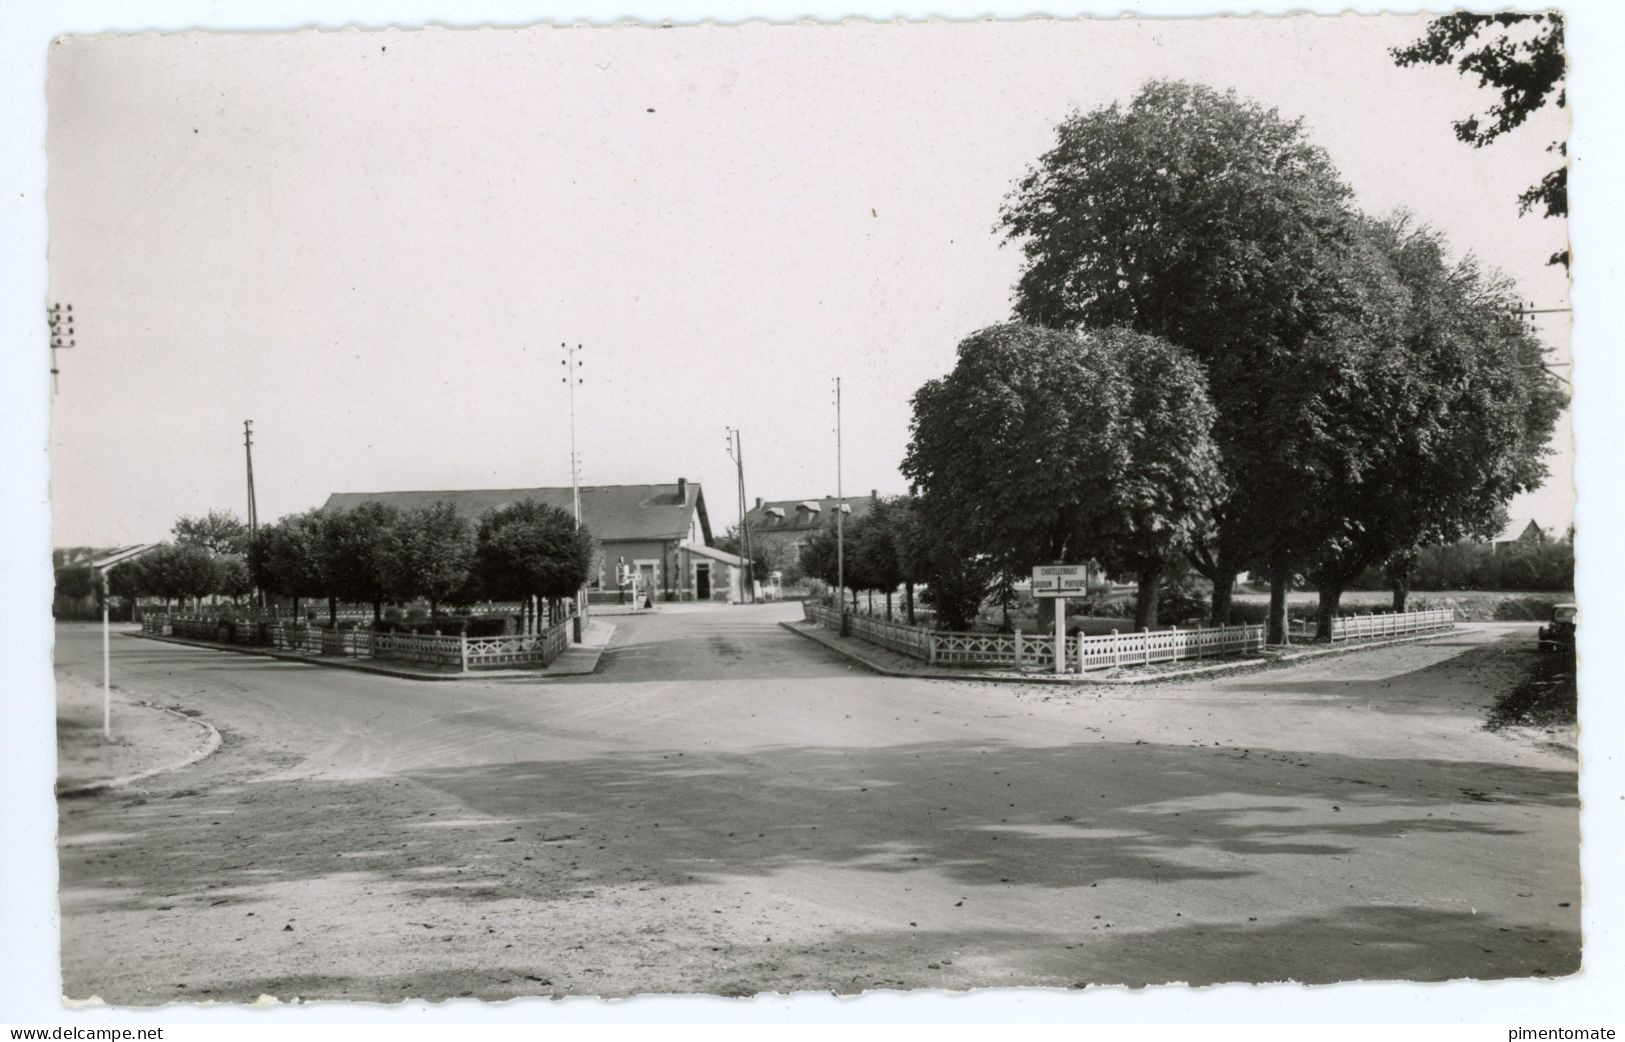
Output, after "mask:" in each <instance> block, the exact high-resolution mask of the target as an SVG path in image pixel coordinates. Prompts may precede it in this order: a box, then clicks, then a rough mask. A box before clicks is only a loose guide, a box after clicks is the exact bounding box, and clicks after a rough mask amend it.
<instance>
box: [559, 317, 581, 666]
mask: <svg viewBox="0 0 1625 1042" xmlns="http://www.w3.org/2000/svg"><path fill="white" fill-rule="evenodd" d="M559 347H561V348H563V349H564V357H563V358H562V359H560V360H559V364H560V365H562V366H564V367H565V368H564V382H565V384H566V385H567V386H569V388H570V501H571V504H572V505H573V507H574V508H575V518H576V530H577V531H579V530H580V529H581V458H580V457H579V456H577V455H576V387H577V385H579V384H580V383H581V382H582V376H581V359H579V358H577V357H576V355H578V354H580V353H581V345H580V344H577V345H576V346H575V347H571V346H570V345H569V344H567V343H563V342H561V343H560V344H559ZM571 363H574V364H573V365H572V364H571ZM586 599H587V593H586V587H584V586H583V587H582V588H581V589H578V590H576V611H575V622H574V623H572V629H573V635H574V636H575V642H576V643H577V644H580V643H581V638H582V633H581V613H582V609H583V608H584V607H585V605H586Z"/></svg>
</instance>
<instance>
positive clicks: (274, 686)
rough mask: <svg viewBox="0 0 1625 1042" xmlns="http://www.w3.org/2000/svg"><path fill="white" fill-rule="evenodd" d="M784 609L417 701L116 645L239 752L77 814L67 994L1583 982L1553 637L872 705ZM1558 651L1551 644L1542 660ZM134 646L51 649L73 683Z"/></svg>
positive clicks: (69, 878) (687, 619)
mask: <svg viewBox="0 0 1625 1042" xmlns="http://www.w3.org/2000/svg"><path fill="white" fill-rule="evenodd" d="M795 615H796V608H795V607H794V606H788V605H775V606H763V607H735V608H724V609H709V610H703V609H702V610H666V611H663V612H660V613H658V614H653V615H645V616H634V617H625V618H620V619H617V620H615V622H616V625H617V627H618V629H617V632H616V636H615V638H614V640H613V642H612V643H611V646H610V650H609V651H608V652H607V653H606V654H605V656H604V660H603V662H602V664H601V666H600V668H599V671H598V672H597V673H596V674H594V675H593V676H590V677H584V678H579V679H578V680H574V681H568V682H558V683H553V684H533V683H525V682H518V681H503V682H458V683H424V682H415V681H407V680H397V679H393V678H388V677H381V676H374V675H369V674H363V673H356V672H351V671H345V670H335V669H324V668H321V667H316V666H309V665H304V664H299V663H289V662H281V661H275V660H270V659H264V658H259V657H253V656H245V655H241V654H235V653H231V652H224V651H212V650H201V649H194V648H187V647H181V646H177V645H173V644H165V643H158V642H152V641H146V640H142V639H140V638H136V637H123V638H118V639H116V640H115V642H114V658H113V669H114V673H115V677H116V678H117V679H118V681H119V683H121V684H122V685H123V686H125V687H127V688H129V689H130V690H132V691H133V692H134V693H135V694H138V695H141V696H143V697H146V698H149V699H151V700H153V701H156V702H161V703H163V704H168V705H175V706H178V707H181V708H185V709H189V710H196V711H198V712H199V713H201V715H202V716H203V718H204V719H207V720H209V721H210V722H212V723H213V724H215V725H216V726H217V727H218V728H219V730H220V731H221V733H222V734H223V736H224V742H223V744H222V746H221V748H220V750H219V751H218V752H216V753H215V754H214V755H213V756H211V757H209V758H208V759H206V760H204V761H202V762H201V763H198V764H196V765H194V766H192V767H188V768H185V769H182V770H179V771H176V772H173V773H170V774H166V775H161V776H159V777H157V778H154V779H150V780H149V781H147V782H144V783H142V784H141V786H140V788H139V790H132V789H126V790H120V791H115V792H111V793H107V794H104V795H100V796H94V797H89V798H83V799H71V800H64V801H63V802H62V803H61V805H60V855H61V880H62V882H61V887H62V971H63V990H64V993H65V994H66V995H67V996H69V997H71V998H88V997H90V996H100V997H101V998H103V999H104V1000H106V1001H108V1002H112V1003H117V1004H154V1003H162V1002H169V1001H177V1000H178V1001H187V1000H197V1001H203V1000H217V1001H219V1000H223V1001H248V1000H252V999H254V998H256V997H258V996H260V995H262V994H265V995H274V996H277V997H280V998H283V999H290V998H293V997H301V998H306V999H324V998H325V999H359V1000H381V1001H393V1000H398V999H404V998H408V997H412V998H430V999H439V998H448V997H455V996H465V995H472V996H478V997H483V998H490V999H500V998H508V997H512V996H519V995H550V994H597V995H623V994H629V993H636V992H707V993H721V994H728V995H747V994H754V993H756V992H760V991H776V992H794V991H808V990H815V991H837V992H857V991H864V990H868V989H873V988H897V989H901V988H947V989H963V988H970V987H978V986H1012V985H1033V986H1049V987H1066V986H1074V985H1082V984H1116V983H1127V984H1136V985H1137V984H1158V983H1166V982H1179V981H1184V982H1190V983H1212V982H1220V981H1238V980H1239V981H1276V980H1298V981H1306V982H1327V981H1342V980H1355V979H1388V980H1393V979H1400V980H1447V979H1454V978H1499V977H1524V976H1560V975H1564V974H1569V973H1573V972H1575V971H1576V970H1577V969H1578V968H1579V960H1580V936H1579V913H1580V878H1579V867H1578V843H1579V836H1578V800H1577V796H1576V780H1577V778H1576V764H1575V760H1574V756H1573V752H1572V749H1571V748H1567V747H1564V746H1562V745H1561V744H1558V743H1554V742H1552V741H1551V740H1550V737H1549V736H1546V735H1542V734H1539V733H1516V734H1505V733H1501V734H1492V733H1489V732H1486V731H1484V730H1483V729H1482V726H1481V725H1482V721H1483V714H1484V708H1485V707H1486V706H1487V705H1488V703H1489V701H1490V699H1491V698H1492V697H1493V696H1494V695H1495V694H1496V693H1498V692H1499V691H1501V690H1504V689H1505V688H1506V687H1508V686H1509V685H1510V684H1512V683H1513V682H1514V681H1515V680H1516V679H1517V676H1518V674H1519V672H1520V670H1521V668H1522V663H1523V662H1524V661H1526V660H1525V659H1524V656H1528V655H1531V654H1533V652H1532V650H1530V649H1531V648H1532V641H1529V640H1527V639H1521V637H1519V636H1518V635H1511V636H1509V635H1508V633H1507V631H1506V630H1505V629H1496V628H1493V627H1479V628H1476V629H1468V630H1465V631H1462V632H1459V633H1458V634H1456V635H1454V636H1451V637H1447V638H1444V639H1441V640H1438V641H1432V642H1427V643H1423V644H1412V645H1405V646H1399V647H1391V648H1386V649H1382V650H1373V651H1367V652H1363V653H1360V654H1355V655H1348V656H1341V657H1336V658H1330V659H1324V660H1320V661H1317V662H1313V663H1309V664H1305V665H1299V666H1296V667H1292V668H1288V669H1280V670H1274V671H1268V672H1260V673H1253V674H1248V675H1241V676H1231V677H1227V678H1224V679H1220V680H1213V681H1206V682H1199V683H1186V684H1182V685H1175V684H1165V685H1161V686H1158V687H1154V688H1124V687H1111V688H1104V687H1101V688H1073V689H1067V690H1058V689H1055V688H1047V687H1045V688H1041V687H1036V686H1034V687H1028V686H1022V685H993V684H978V683H943V682H932V681H920V680H907V679H891V678H882V677H877V676H874V675H872V674H868V673H865V672H862V671H860V670H857V669H855V668H853V667H852V666H850V665H849V664H848V663H847V662H846V661H844V660H842V659H840V658H837V657H835V656H834V655H833V654H831V653H830V652H827V651H825V650H824V649H822V648H820V647H818V646H816V645H814V644H813V643H811V642H810V641H806V640H804V639H802V638H800V637H797V636H795V635H793V634H791V633H787V632H785V631H784V630H782V629H780V628H779V627H778V626H777V625H776V622H777V621H778V620H781V619H785V618H791V617H794V616H795ZM1523 636H1527V635H1523ZM99 653H100V649H99V643H98V638H97V637H96V635H95V634H94V633H93V632H92V631H90V630H86V629H80V628H74V627H62V628H61V629H59V631H58V647H57V659H58V671H59V672H60V673H66V674H70V675H73V674H77V675H96V674H97V671H98V670H99V668H100V660H99Z"/></svg>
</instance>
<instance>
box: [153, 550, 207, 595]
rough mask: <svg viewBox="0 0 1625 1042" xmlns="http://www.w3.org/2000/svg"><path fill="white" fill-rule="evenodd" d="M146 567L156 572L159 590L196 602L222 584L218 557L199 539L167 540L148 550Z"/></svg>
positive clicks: (163, 593) (161, 592) (165, 593)
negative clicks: (168, 541) (171, 541)
mask: <svg viewBox="0 0 1625 1042" xmlns="http://www.w3.org/2000/svg"><path fill="white" fill-rule="evenodd" d="M147 557H148V558H150V560H149V561H148V564H147V567H148V570H149V571H151V572H155V573H156V577H157V586H158V591H157V592H158V593H160V594H161V595H162V596H164V597H166V598H168V597H179V598H181V599H182V601H183V602H184V601H186V600H188V599H189V600H191V601H192V603H193V605H194V606H196V605H197V603H198V602H199V601H200V600H201V599H202V598H204V597H206V596H208V595H209V594H211V593H214V592H215V590H216V589H217V588H218V586H219V575H218V573H217V571H216V569H215V558H214V555H213V554H211V553H210V552H209V551H208V550H206V549H204V548H203V547H202V546H201V545H199V544H196V543H166V544H164V545H162V546H160V547H158V548H157V549H155V550H152V551H150V552H149V553H148V554H147Z"/></svg>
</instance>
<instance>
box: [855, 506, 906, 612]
mask: <svg viewBox="0 0 1625 1042" xmlns="http://www.w3.org/2000/svg"><path fill="white" fill-rule="evenodd" d="M851 534H852V537H853V543H854V550H855V551H856V552H855V553H854V554H853V557H854V558H855V559H856V561H857V565H858V571H859V573H860V575H861V577H862V579H863V581H864V588H865V589H868V590H871V591H874V592H877V593H882V594H884V595H885V598H886V618H888V619H890V618H891V617H892V595H893V594H894V593H895V592H896V591H897V588H898V587H899V586H901V585H902V584H903V580H904V578H905V575H904V572H903V560H902V556H901V546H900V544H899V533H898V530H897V517H896V516H895V512H894V509H893V505H892V503H891V501H890V500H887V499H876V500H875V501H874V503H873V504H872V505H871V506H870V508H869V511H868V513H866V514H864V515H863V516H862V517H860V518H858V519H857V520H856V521H855V522H854V523H853V525H852V533H851Z"/></svg>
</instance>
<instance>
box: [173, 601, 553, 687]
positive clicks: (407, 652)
mask: <svg viewBox="0 0 1625 1042" xmlns="http://www.w3.org/2000/svg"><path fill="white" fill-rule="evenodd" d="M573 625H574V619H573V617H569V616H567V617H565V618H564V619H562V620H560V621H559V622H557V623H555V624H553V625H552V626H549V627H547V628H546V629H544V630H542V631H541V632H540V633H513V634H506V635H501V636H491V637H469V636H464V635H461V634H455V635H450V636H446V635H440V634H421V633H374V632H373V631H372V630H365V629H359V628H357V629H325V628H323V627H320V626H307V625H298V624H293V623H287V622H275V623H271V624H270V625H268V626H267V627H266V630H265V632H266V635H267V636H268V637H269V638H270V642H271V646H272V647H274V648H276V649H278V650H279V651H291V652H294V653H296V654H301V655H315V656H321V655H328V656H338V657H343V658H373V659H383V660H387V661H395V662H411V663H415V664H417V665H425V666H435V667H438V668H443V669H454V670H457V671H459V672H464V673H466V672H469V671H470V670H476V669H492V668H497V667H501V666H524V665H535V664H538V663H539V664H541V665H543V666H547V665H551V664H552V663H553V662H554V661H555V660H556V659H557V658H558V657H559V656H560V655H562V654H563V653H564V650H565V648H567V647H569V646H570V630H571V627H572V626H573ZM218 626H219V621H218V620H216V619H208V618H198V617H195V616H169V615H149V616H147V617H145V618H143V619H142V620H141V629H142V632H144V633H151V634H154V635H157V636H177V637H186V638H187V639H190V640H204V641H216V640H218V629H217V627H218ZM239 629H241V630H243V631H244V632H246V630H247V626H243V627H239Z"/></svg>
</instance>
